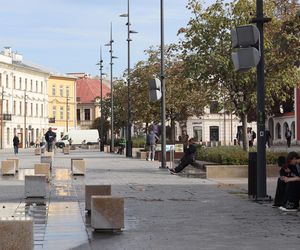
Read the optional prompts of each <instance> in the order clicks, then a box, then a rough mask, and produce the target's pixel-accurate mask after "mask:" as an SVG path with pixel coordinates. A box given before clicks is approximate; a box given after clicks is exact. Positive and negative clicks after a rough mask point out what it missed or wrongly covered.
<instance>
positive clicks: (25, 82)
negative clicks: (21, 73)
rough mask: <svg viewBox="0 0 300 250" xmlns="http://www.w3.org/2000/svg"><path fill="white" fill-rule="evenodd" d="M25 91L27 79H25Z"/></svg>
mask: <svg viewBox="0 0 300 250" xmlns="http://www.w3.org/2000/svg"><path fill="white" fill-rule="evenodd" d="M25 90H27V78H25Z"/></svg>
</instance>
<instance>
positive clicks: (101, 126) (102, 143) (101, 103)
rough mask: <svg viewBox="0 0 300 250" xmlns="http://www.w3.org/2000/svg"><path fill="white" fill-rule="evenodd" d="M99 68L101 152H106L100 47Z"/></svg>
mask: <svg viewBox="0 0 300 250" xmlns="http://www.w3.org/2000/svg"><path fill="white" fill-rule="evenodd" d="M97 65H98V66H99V71H100V152H103V151H104V138H103V122H104V121H103V93H102V86H103V77H102V76H103V73H102V70H103V59H102V47H101V46H100V61H99V63H97Z"/></svg>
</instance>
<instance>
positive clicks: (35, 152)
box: [34, 148, 42, 155]
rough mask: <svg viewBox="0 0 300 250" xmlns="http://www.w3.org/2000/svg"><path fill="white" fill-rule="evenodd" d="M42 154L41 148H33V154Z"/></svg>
mask: <svg viewBox="0 0 300 250" xmlns="http://www.w3.org/2000/svg"><path fill="white" fill-rule="evenodd" d="M41 154H42V149H41V148H35V149H34V155H41Z"/></svg>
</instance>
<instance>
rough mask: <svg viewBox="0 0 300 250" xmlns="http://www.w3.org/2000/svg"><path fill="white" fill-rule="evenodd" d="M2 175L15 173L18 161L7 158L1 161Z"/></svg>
mask: <svg viewBox="0 0 300 250" xmlns="http://www.w3.org/2000/svg"><path fill="white" fill-rule="evenodd" d="M1 173H2V175H15V173H16V163H15V161H14V160H6V161H2V162H1Z"/></svg>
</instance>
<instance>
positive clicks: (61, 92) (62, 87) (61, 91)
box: [59, 85, 64, 96]
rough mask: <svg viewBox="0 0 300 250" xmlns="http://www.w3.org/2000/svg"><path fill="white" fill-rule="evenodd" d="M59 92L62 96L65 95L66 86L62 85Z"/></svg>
mask: <svg viewBox="0 0 300 250" xmlns="http://www.w3.org/2000/svg"><path fill="white" fill-rule="evenodd" d="M59 94H60V96H64V86H62V85H60V87H59Z"/></svg>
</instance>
